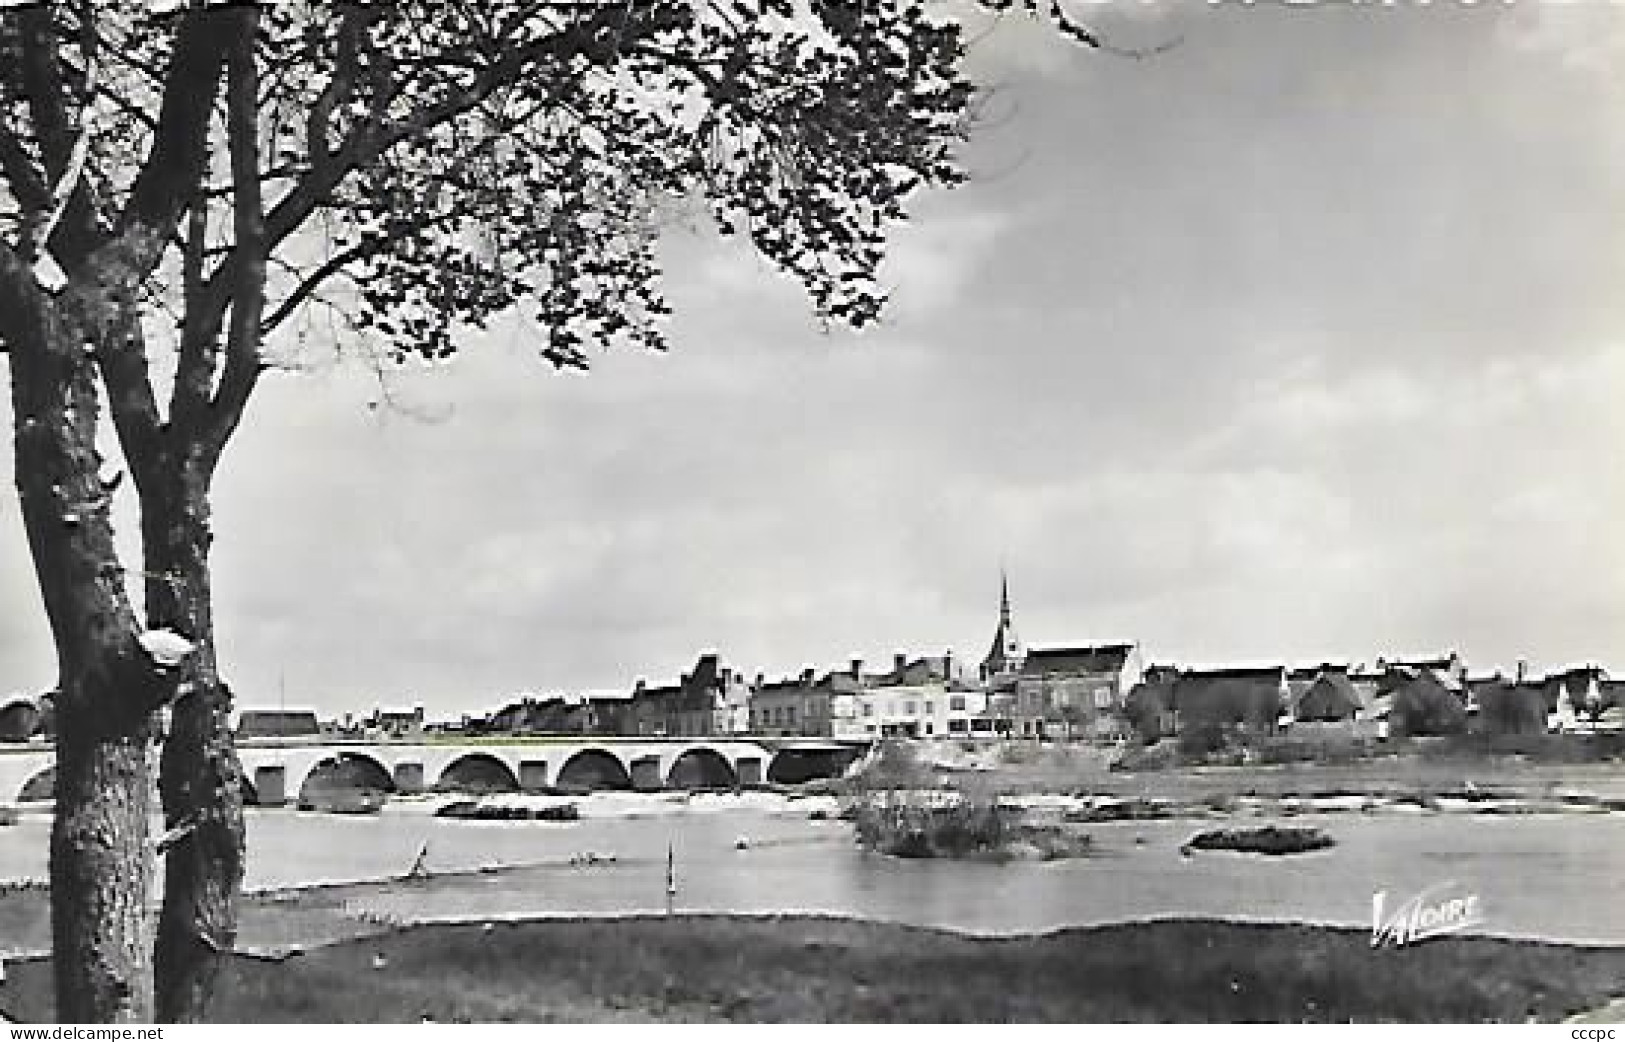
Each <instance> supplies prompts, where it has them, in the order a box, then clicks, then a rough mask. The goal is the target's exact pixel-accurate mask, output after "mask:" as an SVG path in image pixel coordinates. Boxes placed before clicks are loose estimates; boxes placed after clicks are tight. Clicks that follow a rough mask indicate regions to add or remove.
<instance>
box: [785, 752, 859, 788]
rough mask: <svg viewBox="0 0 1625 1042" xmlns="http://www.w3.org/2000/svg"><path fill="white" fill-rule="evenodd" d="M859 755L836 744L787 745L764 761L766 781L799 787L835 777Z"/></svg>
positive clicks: (843, 771)
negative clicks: (770, 758)
mask: <svg viewBox="0 0 1625 1042" xmlns="http://www.w3.org/2000/svg"><path fill="white" fill-rule="evenodd" d="M859 755H860V753H859V750H857V749H853V748H844V747H841V746H837V745H827V746H826V745H811V744H809V745H805V746H795V745H787V746H785V747H784V748H782V749H780V750H779V751H778V752H776V753H774V754H773V759H772V760H771V761H769V762H768V765H767V780H768V781H770V782H772V783H774V784H775V785H800V784H802V783H804V782H809V781H814V780H816V779H821V778H839V777H840V776H841V775H842V774H843V773H845V771H846V769H847V768H848V767H850V766H851V765H852V761H854V760H856V759H857V758H858V756H859Z"/></svg>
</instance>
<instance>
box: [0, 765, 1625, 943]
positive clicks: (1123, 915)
mask: <svg viewBox="0 0 1625 1042" xmlns="http://www.w3.org/2000/svg"><path fill="white" fill-rule="evenodd" d="M814 805H815V804H813V803H812V802H811V801H785V800H783V799H782V798H779V797H775V796H772V795H769V794H749V795H746V796H743V797H722V796H719V797H695V798H693V799H692V800H689V801H687V802H683V801H681V800H679V799H674V798H671V797H664V798H662V797H658V796H655V797H650V796H633V795H630V794H610V793H604V794H598V795H595V796H592V797H589V798H587V799H586V800H585V801H584V804H583V807H584V815H585V816H584V818H583V820H581V821H576V822H568V823H549V822H472V821H455V820H449V819H443V818H436V817H434V816H433V814H432V810H433V807H434V803H433V802H427V801H426V802H420V803H412V802H405V801H403V802H398V803H391V804H390V806H389V807H388V808H387V809H386V810H385V811H384V813H382V814H378V815H373V816H361V817H352V816H329V815H321V814H309V813H300V812H298V811H293V810H270V809H254V810H250V812H249V818H248V821H249V862H248V878H247V881H246V883H247V886H248V887H249V888H250V889H275V888H283V887H292V886H301V885H309V884H313V883H322V882H342V881H352V880H381V879H387V878H389V877H392V876H398V875H400V874H402V873H404V872H405V871H407V869H408V868H409V867H410V866H411V865H412V864H413V862H414V860H416V859H417V857H418V855H419V853H420V852H423V860H424V864H425V867H427V868H428V869H429V870H431V871H434V872H463V873H465V874H462V875H455V876H448V877H445V878H441V879H438V880H437V881H436V882H435V884H434V885H433V886H430V887H424V886H422V885H420V884H417V885H385V886H379V887H369V888H366V889H365V890H363V891H359V892H358V893H357V895H356V896H355V898H354V900H353V903H354V904H355V909H354V910H356V911H365V912H368V913H371V914H374V915H380V916H387V917H389V918H394V919H402V920H431V919H487V918H502V917H517V916H547V915H626V914H637V913H650V912H659V911H662V910H664V908H665V907H666V901H667V893H666V872H667V851H668V847H669V849H670V850H671V852H672V860H673V863H674V865H675V876H676V880H675V882H676V894H675V895H674V896H673V899H672V900H673V905H674V907H675V908H676V909H677V910H678V911H687V912H741V913H774V912H807V913H825V914H831V915H845V916H858V917H862V918H868V919H877V920H887V921H894V922H902V923H909V924H913V925H918V926H932V927H944V928H950V929H955V930H962V931H967V932H973V933H1029V932H1041V931H1044V930H1051V929H1056V928H1058V927H1063V926H1074V925H1094V924H1101V923H1109V922H1121V921H1124V920H1132V919H1145V918H1167V917H1176V916H1218V917H1228V918H1249V919H1292V920H1302V921H1311V922H1322V923H1337V924H1345V925H1356V926H1368V925H1369V924H1370V921H1371V909H1372V897H1373V894H1374V893H1375V892H1377V891H1379V890H1384V891H1387V892H1388V893H1389V895H1390V896H1389V906H1390V907H1391V906H1392V905H1393V904H1397V903H1399V902H1401V901H1403V900H1405V899H1406V898H1407V897H1409V896H1410V895H1412V894H1414V893H1416V892H1418V891H1420V890H1423V889H1424V888H1427V887H1430V886H1435V885H1438V884H1442V883H1445V882H1453V883H1455V884H1457V886H1458V887H1459V888H1461V889H1464V890H1466V891H1468V892H1471V893H1475V894H1477V895H1478V897H1479V904H1480V907H1481V909H1482V912H1483V916H1484V920H1485V922H1484V925H1483V927H1482V928H1481V930H1480V931H1479V932H1483V933H1490V934H1500V935H1512V936H1528V937H1541V938H1546V939H1551V940H1564V941H1575V942H1593V943H1603V944H1625V901H1620V900H1618V898H1617V896H1616V894H1617V886H1618V880H1619V879H1620V877H1621V876H1622V875H1625V814H1622V813H1611V814H1585V815H1570V814H1529V815H1504V816H1503V815H1476V814H1473V815H1467V814H1436V813H1424V812H1419V813H1415V814H1402V813H1398V812H1385V813H1343V814H1324V815H1297V816H1294V817H1293V818H1291V819H1290V821H1291V823H1294V824H1305V823H1313V824H1316V825H1319V826H1321V827H1322V828H1324V829H1326V830H1327V831H1328V832H1330V833H1331V835H1332V836H1333V837H1334V838H1335V839H1336V840H1337V846H1336V847H1334V848H1332V849H1330V850H1327V851H1321V852H1316V853H1312V854H1304V855H1298V856H1293V857H1283V858H1266V857H1258V856H1251V855H1238V854H1228V853H1198V854H1195V855H1193V856H1190V857H1185V856H1182V855H1181V854H1180V853H1179V847H1180V845H1181V844H1182V843H1183V842H1184V841H1185V840H1186V839H1188V838H1189V837H1190V836H1191V834H1192V833H1194V832H1196V831H1198V830H1199V829H1202V828H1208V827H1214V825H1215V822H1212V821H1208V820H1203V821H1197V820H1164V821H1142V822H1119V823H1112V824H1102V825H1094V826H1089V828H1088V831H1089V832H1090V835H1091V836H1092V837H1093V839H1094V841H1095V845H1096V847H1097V849H1098V851H1099V853H1098V854H1097V855H1095V856H1091V857H1088V858H1085V859H1079V860H1072V861H1059V862H1049V863H1022V862H1018V863H1012V864H1005V865H993V864H982V863H969V862H947V861H902V860H897V859H893V858H886V857H881V856H878V855H872V854H866V853H864V852H862V851H859V850H858V849H856V848H855V846H854V845H853V842H852V832H851V827H850V826H849V825H847V824H845V823H843V822H839V821H833V820H823V821H820V820H810V818H809V813H808V811H809V809H810V808H811V807H813V806H814ZM1269 820H1271V819H1269V818H1259V819H1248V823H1249V824H1252V823H1264V822H1266V821H1269ZM48 831H49V819H48V817H47V816H45V815H43V814H29V815H26V816H25V817H24V819H23V821H22V822H21V823H20V824H17V825H14V826H11V827H8V828H5V829H3V830H0V880H10V879H22V878H42V877H43V876H44V874H45V859H46V837H47V834H48ZM589 853H591V854H593V855H594V856H595V857H594V858H593V859H590V860H594V861H596V863H590V864H589V863H584V862H587V861H588V860H589V859H588V858H587V857H586V856H585V855H587V854H589ZM611 858H613V860H611ZM572 862H574V863H572ZM516 865H518V866H531V867H528V868H522V869H520V870H517V871H504V872H501V873H480V872H477V871H470V870H477V869H480V868H482V867H494V866H516Z"/></svg>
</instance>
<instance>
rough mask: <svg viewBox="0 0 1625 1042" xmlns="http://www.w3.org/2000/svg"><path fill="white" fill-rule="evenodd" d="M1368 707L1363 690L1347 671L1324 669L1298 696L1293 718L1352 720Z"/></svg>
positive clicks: (1315, 720)
mask: <svg viewBox="0 0 1625 1042" xmlns="http://www.w3.org/2000/svg"><path fill="white" fill-rule="evenodd" d="M1364 708H1365V702H1364V701H1363V700H1362V699H1361V697H1360V691H1359V689H1358V688H1356V687H1355V686H1354V682H1353V681H1352V680H1350V679H1349V674H1348V670H1347V669H1346V668H1339V667H1326V668H1322V669H1321V670H1320V672H1319V674H1318V675H1317V676H1316V677H1315V679H1314V680H1313V681H1312V682H1311V683H1310V684H1309V686H1308V687H1306V688H1304V689H1303V691H1302V692H1301V693H1299V694H1297V695H1296V697H1295V699H1294V701H1293V703H1292V718H1293V720H1302V721H1312V722H1320V723H1332V722H1340V721H1348V720H1353V719H1355V718H1356V717H1357V716H1359V714H1360V711H1361V710H1362V709H1364Z"/></svg>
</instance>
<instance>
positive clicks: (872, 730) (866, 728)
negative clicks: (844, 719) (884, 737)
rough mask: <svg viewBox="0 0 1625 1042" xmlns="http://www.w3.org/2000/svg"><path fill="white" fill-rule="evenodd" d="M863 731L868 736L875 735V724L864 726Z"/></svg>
mask: <svg viewBox="0 0 1625 1042" xmlns="http://www.w3.org/2000/svg"><path fill="white" fill-rule="evenodd" d="M863 730H864V731H865V732H866V733H868V734H874V733H875V725H874V724H864V725H863Z"/></svg>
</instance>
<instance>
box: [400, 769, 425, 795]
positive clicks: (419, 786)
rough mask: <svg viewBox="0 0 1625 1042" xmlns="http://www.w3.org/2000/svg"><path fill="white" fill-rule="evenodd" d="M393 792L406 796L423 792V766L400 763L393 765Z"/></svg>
mask: <svg viewBox="0 0 1625 1042" xmlns="http://www.w3.org/2000/svg"><path fill="white" fill-rule="evenodd" d="M394 773H395V791H396V792H399V793H403V794H407V795H411V794H415V793H420V792H422V791H423V765H422V764H421V763H410V762H407V761H402V762H401V763H398V764H396V765H395V772H394Z"/></svg>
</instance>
